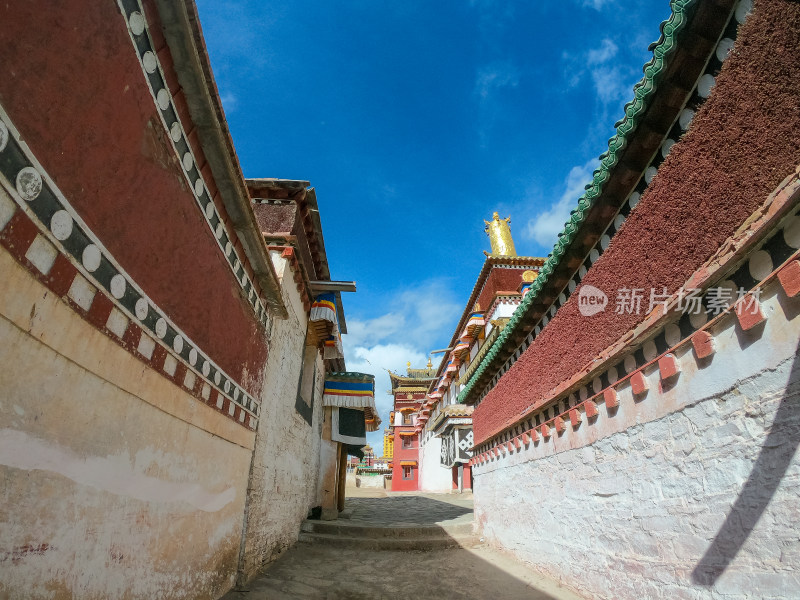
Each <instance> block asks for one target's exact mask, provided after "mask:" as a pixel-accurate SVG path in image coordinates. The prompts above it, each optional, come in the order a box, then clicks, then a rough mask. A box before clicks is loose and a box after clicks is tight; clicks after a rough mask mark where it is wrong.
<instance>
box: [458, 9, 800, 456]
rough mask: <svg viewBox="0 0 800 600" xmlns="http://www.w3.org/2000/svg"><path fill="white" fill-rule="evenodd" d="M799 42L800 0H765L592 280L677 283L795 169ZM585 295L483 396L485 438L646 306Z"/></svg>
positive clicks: (478, 415) (479, 424)
mask: <svg viewBox="0 0 800 600" xmlns="http://www.w3.org/2000/svg"><path fill="white" fill-rule="evenodd" d="M797 48H800V4H797V3H793V2H787V1H783V0H758V1H757V2H755V9H754V11H753V14H751V15H750V17H748V19H747V21H746V22H745V23H744V25H742V26H741V28H740V30H739V35H738V37H737V41H736V45H735V47H734V52H733V54H732V55H731V56H730V58H728V60H727V61H726V62H725V64H724V66H723V68H722V71H721V73H720V74H719V76H718V77H717V80H716V85H715V87H714V90H713V92H712V94H711V97H710V98H709V99H708V101H706V103H705V104H704V105H703V106H702V107H701V109H700V110H699V111H698V113H697V115H696V116H695V118H694V121H693V122H692V125H691V127H690V129H689V131H688V132H687V133H686V135H685V136H684V137H683V139H682V141H681V142H680V143H678V144H676V145H675V146H673V148H672V150H671V152H670V154H669V156H668V157H667V158H666V160H665V161H664V163H663V164H662V165H661V167H660V168H659V171H658V175H657V176H656V178H655V179H654V180H653V182H652V184H651V185H650V187H649V188H648V189H647V190H646V192H645V193H644V195H643V197H642V200H641V201H640V203H639V205H638V206H637V207H636V209H635V210H634V211H633V212H632V213H631V215H630V216H629V217H628V219H627V221H626V222H625V224H624V225H623V227H622V229H621V230H620V231H619V233H617V235H616V236H615V237H614V239H613V240H612V242H611V245H610V246H609V248H608V249H607V250H606V252H605V253H604V254H603V255H602V256H601V257H600V259H599V260H598V261H597V262H596V263H595V264H594V265H593V266H592V268H591V270H590V271H589V273H588V274H587V275H586V277H585V278H584V279H583V280H582V281H581V285H593V286H595V287H597V288H599V289H601V290H603V291H604V292H605V293H606V294H607V295H608V297H609V305H610V307H611V308H613V305H614V299H615V298H616V295H617V290H618V289H620V288H623V287H625V288H629V289H634V288H643V289H645V290H650V289H651V288H657V289H658V290H659V291H660V290H661V288H662V287H664V286H666V287H667V289H668V290H669V291H670V292H674V291H675V290H677V289H678V288H679V287H680V286H681V285H682V284H683V283H684V282H685V281H686V280H687V278H688V277H689V276H690V275H691V274H692V272H694V271H695V270H696V269H697V268H698V267H699V266H701V265H702V264H703V262H704V261H705V260H706V259H708V257H709V256H711V255H712V254H713V253H714V252H715V251H716V250H717V249H718V248H719V246H720V244H721V243H722V241H723V240H724V239H725V238H727V237H728V236H730V235H731V234H733V233H734V232H735V231H736V229H737V228H738V227H739V226H740V225H741V224H742V222H743V221H744V220H745V219H746V218H747V217H748V216H749V215H750V214H751V213H752V212H753V211H754V210H755V209H756V208H757V207H758V206H759V205H761V204H762V203H763V202H764V200H765V199H766V197H767V196H768V195H769V193H770V192H771V191H772V190H773V189H774V188H775V187H776V186H777V185H778V184H779V183H780V182H781V181H782V180H783V179H784V178H785V177H786V176H787V175H789V174H790V173H791V172H792V171H793V170H794V168H795V167H796V166H797V164H798V163H800V137H798V135H797V132H798V131H800V87H798V86H797V85H795V83H794V82H796V81H798V79H799V78H800V54H798V52H797ZM648 294H649V292H648ZM648 297H649V295H648ZM577 299H578V293H573V294H572V295H571V296H570V298H569V300H568V302H567V303H566V304H565V305H564V306H563V307H562V308H561V309H560V310H559V311H558V313H556V316H555V317H554V318H553V319H552V320H551V321H550V323H549V324H548V325H547V327H546V328H545V329H544V330H543V331H542V333H541V335H539V337H537V338H536V340H535V341H534V342H533V344H532V345H531V346H530V347H529V348H528V349H527V351H526V352H525V353H524V354H523V355H522V356H521V357H520V358H519V360H518V361H517V362H516V363H515V364H514V365H513V366H512V368H511V369H510V370H509V372H508V373H507V374H506V375H505V376H504V377H502V378H501V379H500V381H499V383H498V384H497V386H495V388H494V389H493V390H492V391H491V392H490V393H489V394H488V395H487V396H486V398H485V399H484V400H483V402H481V404H480V405H479V406H478V407H477V408H476V410H475V413H474V416H473V427H474V432H475V438H476V443H479V442H481V441H484V440H485V439H487V437H489V436H491V435H493V434H494V433H496V432H498V431H499V430H500V429H502V428H503V427H504V426H506V425H510V424H512V423H513V422H514V421H515V420H516V419H517V418H518V417H519V415H520V414H521V413H523V412H524V411H526V410H527V409H528V408H530V407H532V406H538V405H541V404H543V403H544V402H546V401H548V400H549V396H548V392H549V391H550V390H551V389H553V388H554V387H555V386H556V385H558V383H559V382H561V381H563V380H565V379H567V378H569V377H570V376H571V375H572V374H573V373H575V372H576V371H577V370H578V369H579V368H581V367H583V366H584V365H586V364H587V363H588V362H589V361H591V360H592V359H593V358H594V357H595V356H596V355H597V354H598V353H599V352H600V351H601V350H603V349H604V348H606V347H608V346H609V345H611V344H612V343H613V342H615V341H616V340H618V339H619V338H620V337H621V336H622V335H623V334H624V333H625V332H627V331H628V330H630V329H631V328H632V327H634V326H635V325H636V324H637V323H638V322H639V321H640V320H641V319H642V318H644V316H645V315H644V314H641V315H635V314H622V315H619V314H615V312H614V311H613V310H606V311H605V312H603V313H600V314H597V315H594V316H592V317H589V318H588V319H590V320H587V318H585V317H582V316H581V315H580V314H579V312H578V308H577ZM642 312H643V313H644V312H645V311H644V310H643V311H642Z"/></svg>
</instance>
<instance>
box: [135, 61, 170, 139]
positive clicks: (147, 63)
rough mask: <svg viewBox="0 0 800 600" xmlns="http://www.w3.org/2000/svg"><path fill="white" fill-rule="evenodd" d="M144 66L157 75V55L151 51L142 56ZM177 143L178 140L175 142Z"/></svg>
mask: <svg viewBox="0 0 800 600" xmlns="http://www.w3.org/2000/svg"><path fill="white" fill-rule="evenodd" d="M142 65H144V70H145V71H147V72H148V73H155V72H156V69H157V68H158V61H157V60H156V55H155V54H153V53H152V52H151V51H150V50H148V51H147V52H145V53H144V54H143V55H142ZM175 141H176V142H177V141H178V140H175Z"/></svg>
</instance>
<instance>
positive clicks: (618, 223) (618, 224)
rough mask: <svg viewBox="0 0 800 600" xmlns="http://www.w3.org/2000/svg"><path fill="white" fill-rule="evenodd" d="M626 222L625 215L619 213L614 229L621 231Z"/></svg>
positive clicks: (615, 219) (615, 218)
mask: <svg viewBox="0 0 800 600" xmlns="http://www.w3.org/2000/svg"><path fill="white" fill-rule="evenodd" d="M624 222H625V215H623V214H622V213H619V214H618V215H617V216H616V217H614V229H616V230H617V231H619V228H620V227H622V224H623V223H624Z"/></svg>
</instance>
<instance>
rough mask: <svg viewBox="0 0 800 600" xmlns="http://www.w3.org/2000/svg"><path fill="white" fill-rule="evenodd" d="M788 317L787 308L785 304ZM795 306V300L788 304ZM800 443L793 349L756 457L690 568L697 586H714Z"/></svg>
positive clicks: (797, 365) (799, 386)
mask: <svg viewBox="0 0 800 600" xmlns="http://www.w3.org/2000/svg"><path fill="white" fill-rule="evenodd" d="M781 304H782V307H783V308H784V311H785V312H787V316H789V315H790V314H791V312H792V311H791V310H790V307H787V306H784V303H783V302H782V303H781ZM791 304H793V305H795V306H796V304H795V303H791ZM798 446H800V361H799V360H798V354H797V350H795V356H794V361H793V363H792V368H791V371H790V374H789V381H788V382H787V385H786V390H785V393H784V395H783V398H782V399H781V402H780V404H779V405H778V410H777V411H776V412H775V418H774V420H773V422H772V425H771V427H770V430H769V433H768V434H767V437H766V439H765V440H764V443H763V445H762V446H761V450H760V451H759V454H758V458H757V459H756V461H755V464H754V465H753V469H752V471H751V472H750V475H749V476H748V478H747V481H746V482H745V484H744V486H743V487H742V490H741V492H740V493H739V495H738V497H737V498H736V501H735V502H734V504H733V506H732V507H731V510H730V512H729V513H728V516H727V517H726V518H725V522H724V523H723V524H722V526H721V527H720V529H719V531H718V532H717V534H716V536H714V540H713V541H712V542H711V545H710V546H709V548H708V550H706V552H705V554H704V555H703V557H702V558H701V559H700V562H698V563H697V565H696V566H695V568H694V570H693V571H692V581H693V582H694V583H695V584H697V585H702V586H706V587H711V586H713V585H714V584H715V583H716V581H717V579H719V577H720V576H721V575H722V574H723V573H724V572H725V570H726V569H727V568H728V567H729V566H730V564H731V562H733V560H734V559H735V558H736V555H737V554H738V553H739V551H740V550H741V549H742V546H743V545H744V543H745V542H746V541H747V538H748V537H749V536H750V533H751V532H752V531H753V529H754V528H755V526H756V525H757V524H758V521H759V520H760V519H761V517H762V515H763V514H764V511H765V510H766V509H767V506H768V505H769V503H770V501H771V499H772V497H773V496H774V495H775V492H776V491H777V489H778V486H779V485H780V483H781V480H782V479H783V477H784V475H785V474H786V471H787V470H788V469H789V467H790V465H791V463H792V458H793V457H794V455H795V452H796V450H797V447H798Z"/></svg>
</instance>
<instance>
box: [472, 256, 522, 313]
mask: <svg viewBox="0 0 800 600" xmlns="http://www.w3.org/2000/svg"><path fill="white" fill-rule="evenodd" d="M524 272H525V269H504V268H502V267H495V268H493V269H492V270H491V271H490V272H489V276H488V277H487V278H486V283H485V284H484V286H483V290H482V291H481V293H480V295H479V296H478V304H480V306H481V311H484V310H488V309H489V305H490V304H491V303H492V300H493V299H494V297H495V295H496V294H497V292H516V291H518V288H519V284H520V283H521V282H522V274H523V273H524ZM471 309H472V307H470V310H471Z"/></svg>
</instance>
